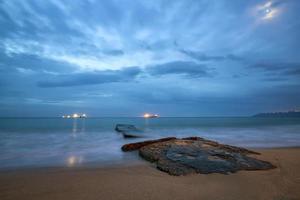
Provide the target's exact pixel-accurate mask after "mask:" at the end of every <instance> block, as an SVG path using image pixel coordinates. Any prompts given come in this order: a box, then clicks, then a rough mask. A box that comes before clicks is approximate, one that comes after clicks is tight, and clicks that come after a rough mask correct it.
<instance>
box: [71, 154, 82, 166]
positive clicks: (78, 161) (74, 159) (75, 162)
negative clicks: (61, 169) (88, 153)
mask: <svg viewBox="0 0 300 200" xmlns="http://www.w3.org/2000/svg"><path fill="white" fill-rule="evenodd" d="M82 161H83V157H82V156H75V155H72V156H69V157H68V158H67V165H68V167H74V166H77V165H80V164H81V163H82Z"/></svg>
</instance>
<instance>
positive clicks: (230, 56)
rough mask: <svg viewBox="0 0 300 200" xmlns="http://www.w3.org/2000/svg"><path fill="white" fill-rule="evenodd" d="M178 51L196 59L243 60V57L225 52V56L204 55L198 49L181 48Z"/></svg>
mask: <svg viewBox="0 0 300 200" xmlns="http://www.w3.org/2000/svg"><path fill="white" fill-rule="evenodd" d="M180 52H181V53H183V54H185V55H188V56H189V57H191V58H193V59H196V60H198V61H224V60H232V61H241V60H243V58H241V57H239V56H236V55H234V54H227V55H225V56H212V55H206V54H205V53H203V52H199V51H188V50H181V51H180Z"/></svg>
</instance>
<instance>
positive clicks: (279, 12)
mask: <svg viewBox="0 0 300 200" xmlns="http://www.w3.org/2000/svg"><path fill="white" fill-rule="evenodd" d="M299 9H300V1H298V0H271V1H262V0H251V1H242V0H230V1H228V0H214V1H212V0H184V1H183V0H172V1H167V0H151V1H149V0H85V1H74V0H47V1H40V0H22V1H20V0H0V27H1V29H0V116H2V117H40V116H49V117H55V116H61V115H63V114H70V113H74V112H79V113H87V115H88V116H105V117H113V116H120V117H126V116H141V115H142V114H143V113H144V112H150V113H157V114H160V115H161V116H173V117H180V116H184V117H194V116H248V115H253V114H256V113H259V112H275V111H286V110H294V109H299V108H300V89H299V88H300V38H299V36H300V20H299V19H300V12H299Z"/></svg>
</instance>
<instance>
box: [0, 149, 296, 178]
mask: <svg viewBox="0 0 300 200" xmlns="http://www.w3.org/2000/svg"><path fill="white" fill-rule="evenodd" d="M246 149H249V150H252V151H256V152H259V153H261V154H263V152H266V151H269V150H271V151H273V150H289V149H299V150H300V146H286V147H264V148H261V147H259V148H255V147H254V148H249V147H246ZM137 152H138V151H132V152H125V153H126V154H131V155H130V160H127V161H124V160H122V161H121V160H116V159H114V160H113V159H112V160H108V161H104V162H100V161H92V162H86V163H82V164H78V165H76V166H67V165H52V166H24V167H5V168H0V174H1V173H5V172H19V171H20V172H23V171H24V172H26V171H31V170H33V171H36V170H39V171H40V170H41V171H43V170H45V171H47V170H83V169H105V168H115V167H130V166H136V165H145V164H146V165H147V164H151V163H150V162H148V161H146V160H144V159H143V158H141V157H140V156H139V155H138V153H137ZM134 154H135V155H134ZM252 156H254V157H257V156H255V155H252ZM259 156H260V155H258V157H259ZM299 156H300V155H299ZM134 157H135V158H134Z"/></svg>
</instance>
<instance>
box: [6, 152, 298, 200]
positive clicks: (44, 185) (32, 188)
mask: <svg viewBox="0 0 300 200" xmlns="http://www.w3.org/2000/svg"><path fill="white" fill-rule="evenodd" d="M259 152H261V153H262V155H260V156H258V157H259V158H261V159H264V160H267V161H271V162H272V163H273V164H275V165H276V166H277V168H276V169H273V170H268V171H241V172H238V173H235V174H230V175H222V174H209V175H202V174H192V175H188V176H179V177H176V176H170V175H168V174H166V173H163V172H161V171H159V170H157V169H155V167H154V166H153V165H151V164H150V163H147V162H144V161H139V162H137V163H135V164H133V165H124V166H120V165H118V166H111V167H98V168H95V167H81V168H52V169H27V170H17V171H15V170H14V171H2V172H1V173H0V191H1V193H0V199H2V200H6V199H22V200H27V199H28V200H35V199H38V200H43V199H85V200H87V199H164V200H166V199H172V200H175V199H197V200H199V199H204V200H205V199H222V200H235V199H243V200H248V199H249V200H253V199H256V200H259V199H261V200H268V199H270V200H296V199H300V190H299V188H300V171H299V169H300V159H299V157H300V148H281V149H266V150H259Z"/></svg>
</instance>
